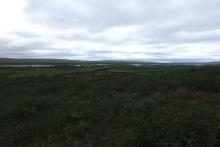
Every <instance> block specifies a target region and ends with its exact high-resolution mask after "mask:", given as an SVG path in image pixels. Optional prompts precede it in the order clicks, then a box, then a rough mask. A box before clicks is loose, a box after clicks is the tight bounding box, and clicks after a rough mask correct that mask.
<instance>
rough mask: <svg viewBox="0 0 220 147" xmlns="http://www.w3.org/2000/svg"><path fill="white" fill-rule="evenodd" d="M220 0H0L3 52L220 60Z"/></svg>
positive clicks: (78, 57)
mask: <svg viewBox="0 0 220 147" xmlns="http://www.w3.org/2000/svg"><path fill="white" fill-rule="evenodd" d="M219 8H220V0H209V1H207V0H0V58H57V59H72V60H93V61H94V60H129V61H145V62H215V61H220V9H219Z"/></svg>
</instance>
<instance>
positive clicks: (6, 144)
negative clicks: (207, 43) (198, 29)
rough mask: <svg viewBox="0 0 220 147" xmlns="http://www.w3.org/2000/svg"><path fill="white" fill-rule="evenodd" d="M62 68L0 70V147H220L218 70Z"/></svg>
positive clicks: (136, 66)
mask: <svg viewBox="0 0 220 147" xmlns="http://www.w3.org/2000/svg"><path fill="white" fill-rule="evenodd" d="M19 64H20V63H19ZM49 64H50V63H49ZM67 64H68V63H65V64H62V65H61V64H59V65H55V64H54V65H51V66H48V65H47V66H37V65H35V66H30V65H29V66H24V65H23V66H17V65H15V64H10V66H8V65H4V66H1V67H0V120H1V121H0V146H1V147H14V146H15V147H145V146H146V147H219V146H220V65H196V66H195V65H180V64H177V65H169V64H157V65H152V64H148V65H140V64H124V63H123V64H78V63H77V64H75V65H67ZM12 65H14V66H12Z"/></svg>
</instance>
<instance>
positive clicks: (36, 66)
mask: <svg viewBox="0 0 220 147" xmlns="http://www.w3.org/2000/svg"><path fill="white" fill-rule="evenodd" d="M53 66H54V65H43V64H42V65H41V64H33V65H29V64H27V65H25V64H22V65H21V64H19V65H11V64H9V65H0V67H18V68H24V67H32V68H38V67H53Z"/></svg>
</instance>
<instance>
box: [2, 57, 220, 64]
mask: <svg viewBox="0 0 220 147" xmlns="http://www.w3.org/2000/svg"><path fill="white" fill-rule="evenodd" d="M0 64H1V65H5V64H143V65H198V66H199V65H220V62H206V63H203V62H183V63H181V62H179V63H158V62H141V61H117V60H105V61H78V60H67V59H36V58H25V59H18V58H0Z"/></svg>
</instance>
